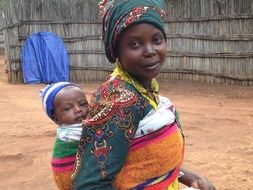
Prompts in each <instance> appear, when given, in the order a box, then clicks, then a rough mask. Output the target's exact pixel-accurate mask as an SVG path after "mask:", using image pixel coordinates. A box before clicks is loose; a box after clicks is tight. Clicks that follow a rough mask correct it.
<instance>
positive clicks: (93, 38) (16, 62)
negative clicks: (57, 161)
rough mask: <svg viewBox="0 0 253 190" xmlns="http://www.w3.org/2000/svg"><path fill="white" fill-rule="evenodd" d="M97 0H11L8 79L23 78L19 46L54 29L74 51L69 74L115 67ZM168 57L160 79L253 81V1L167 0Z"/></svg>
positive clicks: (89, 74)
mask: <svg viewBox="0 0 253 190" xmlns="http://www.w3.org/2000/svg"><path fill="white" fill-rule="evenodd" d="M97 3H98V0H19V1H15V0H9V1H8V2H7V4H6V8H5V12H4V15H5V17H4V25H3V33H4V41H5V54H6V57H7V63H8V79H9V81H10V82H12V83H16V82H23V79H22V71H21V60H20V50H21V47H22V44H23V42H24V41H25V40H26V39H27V37H29V35H30V34H31V33H33V32H39V31H50V32H54V33H56V34H58V35H59V36H60V37H61V38H62V39H63V41H64V43H65V45H66V48H67V50H68V53H69V55H70V65H71V66H70V79H71V81H75V82H83V81H93V80H104V79H105V78H106V77H107V76H108V74H109V73H110V72H111V71H112V69H113V67H114V65H112V64H110V63H109V62H108V61H107V59H106V57H105V54H104V48H103V43H102V42H101V41H100V34H101V18H100V15H99V11H98V7H97ZM165 22H166V23H165V27H166V33H167V41H168V52H167V59H166V62H165V64H164V66H163V69H162V73H161V75H160V76H159V78H161V79H178V80H190V81H191V80H192V81H202V82H207V83H226V84H239V85H250V86H253V1H252V0H211V1H210V0H168V11H167V17H166V18H165Z"/></svg>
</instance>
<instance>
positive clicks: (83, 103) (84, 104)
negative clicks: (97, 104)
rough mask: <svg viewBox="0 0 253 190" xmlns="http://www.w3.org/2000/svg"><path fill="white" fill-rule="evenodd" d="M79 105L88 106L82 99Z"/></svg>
mask: <svg viewBox="0 0 253 190" xmlns="http://www.w3.org/2000/svg"><path fill="white" fill-rule="evenodd" d="M79 105H80V106H82V107H86V106H88V102H86V101H83V102H80V103H79Z"/></svg>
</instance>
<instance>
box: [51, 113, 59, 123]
mask: <svg viewBox="0 0 253 190" xmlns="http://www.w3.org/2000/svg"><path fill="white" fill-rule="evenodd" d="M52 120H53V121H54V122H55V123H56V124H57V125H61V122H60V121H59V120H58V119H57V117H56V116H55V114H53V115H52Z"/></svg>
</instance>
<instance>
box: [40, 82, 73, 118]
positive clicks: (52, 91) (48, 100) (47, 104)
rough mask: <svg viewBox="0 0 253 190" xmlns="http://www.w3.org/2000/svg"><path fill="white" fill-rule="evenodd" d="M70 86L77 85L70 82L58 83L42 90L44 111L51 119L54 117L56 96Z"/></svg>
mask: <svg viewBox="0 0 253 190" xmlns="http://www.w3.org/2000/svg"><path fill="white" fill-rule="evenodd" d="M70 85H73V86H77V85H76V84H73V83H70V82H58V83H53V84H50V85H47V86H46V87H45V88H44V89H41V90H40V96H41V98H42V106H43V109H44V111H45V112H46V114H47V115H48V117H49V118H50V119H52V116H53V114H54V98H55V96H56V94H57V93H58V92H59V91H60V90H61V89H62V88H64V87H66V86H70Z"/></svg>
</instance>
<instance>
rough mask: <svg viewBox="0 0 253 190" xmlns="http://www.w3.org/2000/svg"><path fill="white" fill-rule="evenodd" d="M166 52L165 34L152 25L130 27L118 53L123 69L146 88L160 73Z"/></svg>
mask: <svg viewBox="0 0 253 190" xmlns="http://www.w3.org/2000/svg"><path fill="white" fill-rule="evenodd" d="M166 51H167V49H166V40H165V39H164V35H163V33H162V32H161V31H160V30H159V29H158V28H156V27H155V26H153V25H151V24H144V23H143V24H137V25H133V26H130V27H129V28H128V29H127V30H126V31H124V32H123V34H122V35H121V37H120V40H119V50H118V52H119V60H120V62H121V64H122V67H123V68H124V69H125V70H126V71H127V72H129V73H131V74H132V75H134V76H135V77H136V78H137V79H138V80H139V82H141V83H142V84H143V85H144V87H145V84H147V83H149V82H150V81H151V80H152V79H153V78H154V77H156V76H157V75H158V74H159V73H160V69H161V67H162V65H163V63H164V61H165V57H166Z"/></svg>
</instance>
